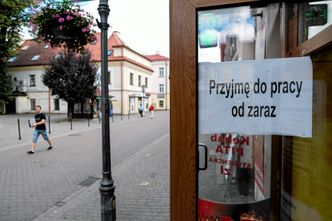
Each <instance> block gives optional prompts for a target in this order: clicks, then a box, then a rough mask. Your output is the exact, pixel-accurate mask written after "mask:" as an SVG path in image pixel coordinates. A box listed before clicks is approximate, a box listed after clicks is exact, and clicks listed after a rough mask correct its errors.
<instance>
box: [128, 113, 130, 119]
mask: <svg viewBox="0 0 332 221" xmlns="http://www.w3.org/2000/svg"><path fill="white" fill-rule="evenodd" d="M128 120H130V112H129V111H128Z"/></svg>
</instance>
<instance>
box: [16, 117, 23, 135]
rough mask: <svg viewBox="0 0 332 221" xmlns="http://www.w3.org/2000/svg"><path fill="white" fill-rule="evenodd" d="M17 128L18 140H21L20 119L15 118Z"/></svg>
mask: <svg viewBox="0 0 332 221" xmlns="http://www.w3.org/2000/svg"><path fill="white" fill-rule="evenodd" d="M17 127H18V139H19V140H22V137H21V124H20V118H17Z"/></svg>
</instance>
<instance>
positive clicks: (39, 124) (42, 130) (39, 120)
mask: <svg viewBox="0 0 332 221" xmlns="http://www.w3.org/2000/svg"><path fill="white" fill-rule="evenodd" d="M35 121H36V122H35V123H34V124H32V125H31V127H34V128H35V130H34V131H33V138H32V146H31V150H30V151H28V152H27V153H28V154H33V153H34V152H35V149H36V145H37V141H38V137H39V135H40V134H41V135H42V136H43V138H44V140H45V141H47V143H48V144H49V146H48V148H47V150H50V149H52V148H53V147H52V143H51V141H50V139H49V138H48V136H47V132H46V126H45V121H46V116H45V114H43V113H42V112H41V106H40V105H37V106H36V115H35Z"/></svg>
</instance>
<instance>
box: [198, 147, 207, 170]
mask: <svg viewBox="0 0 332 221" xmlns="http://www.w3.org/2000/svg"><path fill="white" fill-rule="evenodd" d="M199 147H203V149H204V167H200V166H198V169H199V170H206V169H207V162H208V148H207V146H206V145H205V144H203V143H199V144H198V148H199ZM198 153H199V151H198Z"/></svg>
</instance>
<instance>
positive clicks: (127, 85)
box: [6, 32, 169, 114]
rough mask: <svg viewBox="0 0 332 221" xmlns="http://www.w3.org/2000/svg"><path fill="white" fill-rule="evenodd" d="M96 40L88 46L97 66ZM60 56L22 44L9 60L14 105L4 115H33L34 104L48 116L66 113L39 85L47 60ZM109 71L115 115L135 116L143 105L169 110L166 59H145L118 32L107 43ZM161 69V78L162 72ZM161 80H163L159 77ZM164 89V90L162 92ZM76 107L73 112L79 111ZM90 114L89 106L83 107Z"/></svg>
mask: <svg viewBox="0 0 332 221" xmlns="http://www.w3.org/2000/svg"><path fill="white" fill-rule="evenodd" d="M96 37H97V40H96V42H94V43H93V44H90V45H88V46H87V48H88V49H89V50H90V51H91V54H92V59H91V60H92V62H96V63H97V64H98V65H100V33H97V34H96ZM59 52H61V49H60V48H54V49H53V48H51V47H49V46H48V45H45V44H44V43H37V42H35V41H33V40H25V41H24V43H23V44H22V45H21V47H20V49H19V50H18V51H17V53H16V56H13V57H11V58H10V59H9V60H8V63H9V64H8V67H9V68H8V71H9V74H10V75H11V77H12V81H13V95H14V96H15V99H14V100H13V102H11V103H9V104H7V107H6V109H7V113H8V112H9V113H10V112H12V113H26V112H32V111H34V109H35V106H36V105H37V104H39V105H41V106H42V108H43V110H44V111H45V112H46V111H47V112H50V113H66V112H67V103H66V102H65V101H64V100H62V99H59V98H58V97H57V96H52V95H51V93H50V92H49V89H48V87H46V86H45V85H44V84H43V83H42V75H43V74H44V70H45V68H44V67H45V66H47V65H48V64H49V58H50V57H52V56H56V54H58V53H59ZM108 55H109V56H108V70H109V74H110V76H109V77H110V81H109V95H110V96H111V97H112V99H111V101H112V107H113V113H114V114H130V113H137V112H138V107H139V105H140V104H141V103H142V104H144V107H145V109H146V110H148V108H149V105H151V104H152V103H154V104H155V106H156V109H169V80H168V79H169V78H168V76H169V68H168V66H169V65H168V63H169V62H168V58H166V57H163V56H161V55H152V56H144V55H142V54H140V53H138V52H136V51H135V50H133V49H131V48H130V47H129V46H128V45H126V44H125V43H124V42H123V41H122V40H121V39H120V37H119V35H118V33H117V32H113V33H112V35H111V37H110V38H109V39H108ZM162 68H163V72H164V73H163V75H162V74H161V72H160V71H161V70H162ZM160 76H164V77H160ZM95 85H96V87H97V89H96V96H97V99H96V102H95V109H98V108H99V98H100V85H101V82H100V68H99V69H98V72H97V77H96V84H95ZM162 88H163V89H162ZM79 106H80V105H76V109H78V110H79V109H80V107H79ZM84 110H85V111H86V112H88V111H89V104H88V103H87V104H86V106H85V107H84Z"/></svg>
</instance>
